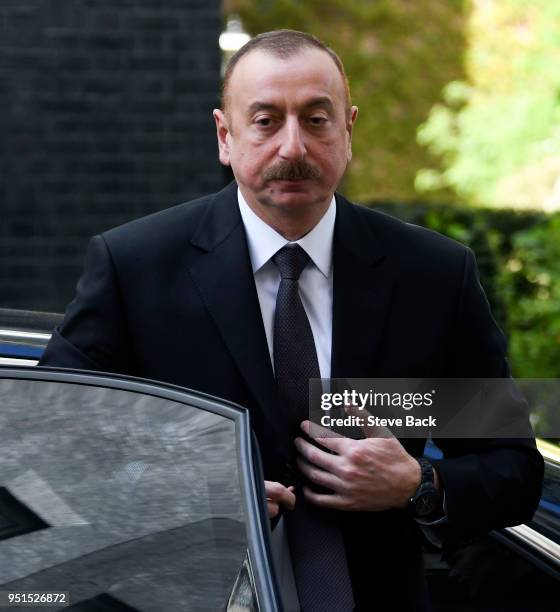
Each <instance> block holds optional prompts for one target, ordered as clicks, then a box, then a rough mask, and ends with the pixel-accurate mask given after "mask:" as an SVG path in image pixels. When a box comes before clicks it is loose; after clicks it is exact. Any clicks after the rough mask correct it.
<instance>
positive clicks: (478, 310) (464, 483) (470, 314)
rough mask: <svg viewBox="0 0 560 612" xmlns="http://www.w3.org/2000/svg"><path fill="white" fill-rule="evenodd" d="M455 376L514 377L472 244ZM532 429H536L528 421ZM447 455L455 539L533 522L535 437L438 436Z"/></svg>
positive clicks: (442, 468) (538, 470) (445, 478)
mask: <svg viewBox="0 0 560 612" xmlns="http://www.w3.org/2000/svg"><path fill="white" fill-rule="evenodd" d="M452 343H453V349H452V358H451V359H450V361H449V369H448V374H447V375H448V377H449V378H503V377H509V376H510V371H509V366H508V363H507V361H506V357H505V355H506V340H505V338H504V336H503V334H502V332H501V331H500V329H499V328H498V326H497V324H496V322H495V321H494V319H493V317H492V314H491V312H490V306H489V304H488V301H487V299H486V296H485V294H484V291H483V289H482V287H481V285H480V282H479V279H478V273H477V268H476V262H475V258H474V255H473V253H472V251H471V250H470V249H467V251H466V253H465V263H464V274H463V282H462V288H461V296H460V300H459V305H458V310H457V318H456V323H455V330H454V333H453V335H452ZM528 430H529V431H532V430H531V428H530V425H529V424H528ZM434 441H435V443H436V444H437V445H438V446H439V447H440V448H441V450H442V451H443V459H441V460H437V461H433V465H434V467H435V469H436V470H437V472H438V475H439V477H440V479H441V482H442V484H443V488H444V490H445V495H446V510H447V518H448V530H449V535H450V536H451V538H452V539H457V540H462V539H468V538H470V537H472V536H475V535H477V534H479V533H483V532H487V531H489V530H492V529H496V528H501V527H505V526H511V525H517V524H520V523H524V522H527V521H529V520H530V519H531V517H532V516H533V513H534V511H535V509H536V507H537V505H538V503H539V499H540V495H541V488H542V479H543V474H544V462H543V459H542V456H541V455H540V453H539V451H538V450H537V448H536V445H535V440H534V438H516V439H513V438H508V439H505V438H504V439H497V438H493V439H486V438H479V439H473V438H471V439H466V438H465V439H436V440H434Z"/></svg>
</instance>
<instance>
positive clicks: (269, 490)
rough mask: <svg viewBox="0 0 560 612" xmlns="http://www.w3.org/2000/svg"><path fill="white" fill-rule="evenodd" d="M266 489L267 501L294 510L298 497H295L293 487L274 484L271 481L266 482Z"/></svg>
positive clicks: (278, 483)
mask: <svg viewBox="0 0 560 612" xmlns="http://www.w3.org/2000/svg"><path fill="white" fill-rule="evenodd" d="M264 487H265V491H266V498H267V501H269V502H273V503H275V504H281V505H283V506H286V507H287V508H289V509H290V510H293V509H294V507H295V505H296V496H295V495H294V488H293V487H290V488H288V487H285V486H284V485H283V484H281V483H280V482H274V481H271V480H265V481H264Z"/></svg>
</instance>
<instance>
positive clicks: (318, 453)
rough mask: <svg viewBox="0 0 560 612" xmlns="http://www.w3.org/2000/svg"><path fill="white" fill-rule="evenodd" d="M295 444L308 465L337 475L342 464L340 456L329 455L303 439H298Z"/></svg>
mask: <svg viewBox="0 0 560 612" xmlns="http://www.w3.org/2000/svg"><path fill="white" fill-rule="evenodd" d="M294 444H295V447H296V449H297V451H298V453H300V455H303V457H304V458H305V459H306V460H307V462H308V463H311V464H312V465H315V466H317V467H320V468H321V469H323V470H325V471H326V472H331V473H332V474H337V472H338V467H339V466H338V464H339V462H340V457H339V456H338V455H332V454H331V453H327V452H326V451H324V450H321V449H320V448H317V447H316V446H314V445H313V444H311V443H310V442H308V441H307V440H304V439H303V438H296V439H295V440H294Z"/></svg>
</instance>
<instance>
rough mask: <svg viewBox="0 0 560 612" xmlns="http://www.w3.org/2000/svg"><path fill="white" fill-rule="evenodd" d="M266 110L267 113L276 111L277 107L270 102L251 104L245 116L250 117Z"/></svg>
mask: <svg viewBox="0 0 560 612" xmlns="http://www.w3.org/2000/svg"><path fill="white" fill-rule="evenodd" d="M261 110H267V111H277V110H278V107H277V106H276V105H275V104H272V103H270V102H258V101H257V102H253V103H252V104H251V105H250V106H249V108H248V109H247V114H249V115H252V114H253V113H256V112H257V111H261Z"/></svg>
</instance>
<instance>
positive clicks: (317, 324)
mask: <svg viewBox="0 0 560 612" xmlns="http://www.w3.org/2000/svg"><path fill="white" fill-rule="evenodd" d="M237 197H238V201H239V211H240V212H241V218H242V220H243V225H244V226H245V234H246V236H247V244H248V246H249V256H250V258H251V265H252V267H253V274H254V277H255V285H256V287H257V295H258V297H259V304H260V307H261V314H262V319H263V323H264V330H265V332H266V341H267V343H268V350H269V352H270V362H271V363H272V367H273V368H274V358H273V350H274V345H273V343H274V311H275V308H276V295H277V293H278V287H279V286H280V271H279V270H278V268H277V267H276V264H275V263H274V262H273V261H272V259H271V258H272V257H273V256H274V255H275V254H276V253H277V252H278V251H279V250H280V249H281V248H282V247H283V246H285V245H286V244H290V241H289V240H286V238H284V237H283V236H282V235H280V234H279V233H278V232H277V231H276V230H274V229H272V227H270V225H267V224H266V223H265V222H264V221H263V220H262V219H261V218H260V217H258V216H257V215H256V214H255V213H254V212H253V210H252V209H251V208H250V207H249V205H248V204H247V202H246V201H245V199H244V198H243V194H242V193H241V191H239V190H238V191H237ZM335 217H336V204H335V200H334V197H333V199H332V200H331V203H330V205H329V207H328V209H327V211H326V212H325V214H324V215H323V217H322V218H321V220H320V221H319V223H317V225H316V226H315V227H314V228H313V229H312V230H311V231H310V232H309V233H308V234H306V235H305V236H303V238H300V239H299V240H296V241H294V244H299V245H300V246H301V248H302V249H303V250H304V251H305V252H306V253H307V254H308V255H309V258H310V261H309V262H308V263H307V265H306V266H305V268H304V269H303V271H302V273H301V276H300V277H299V292H300V296H301V301H302V303H303V307H304V308H305V312H306V314H307V318H308V319H309V324H310V325H311V331H312V332H313V339H314V340H315V349H316V351H317V359H318V361H319V371H320V373H321V378H330V376H331V345H332V302H333V266H332V259H333V257H332V254H333V234H334V221H335Z"/></svg>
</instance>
